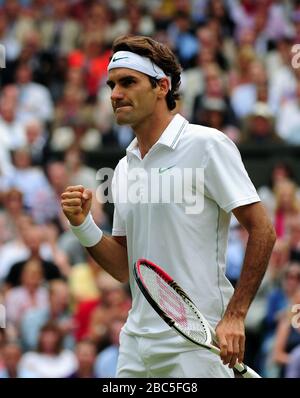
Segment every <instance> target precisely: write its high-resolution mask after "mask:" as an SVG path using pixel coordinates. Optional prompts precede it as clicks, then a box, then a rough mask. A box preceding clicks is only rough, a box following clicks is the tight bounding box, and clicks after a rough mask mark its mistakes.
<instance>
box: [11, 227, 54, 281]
mask: <svg viewBox="0 0 300 398" xmlns="http://www.w3.org/2000/svg"><path fill="white" fill-rule="evenodd" d="M23 233H24V236H23V240H24V243H25V245H24V246H25V247H24V248H22V249H23V250H20V252H19V253H18V254H17V255H18V256H19V258H22V257H23V260H21V261H19V262H16V263H11V264H9V266H10V267H9V268H8V270H7V274H6V278H5V281H6V284H7V285H8V286H9V287H13V286H19V285H20V282H21V274H22V270H23V268H24V266H25V265H26V263H27V262H28V261H29V260H35V261H36V262H39V263H40V265H41V267H42V270H43V276H44V278H45V279H46V280H51V279H57V278H60V277H61V272H60V270H59V268H58V267H57V265H56V264H54V263H53V262H51V261H49V260H45V257H47V254H48V258H51V256H52V253H51V248H50V247H49V245H48V247H47V246H46V248H45V246H44V249H43V246H42V243H43V236H42V229H41V227H39V226H28V227H27V228H26V229H24V231H23ZM43 251H44V255H43V254H42V253H43ZM47 251H48V253H47ZM46 253H47V254H46ZM42 256H43V257H42Z"/></svg>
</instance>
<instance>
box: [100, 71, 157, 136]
mask: <svg viewBox="0 0 300 398" xmlns="http://www.w3.org/2000/svg"><path fill="white" fill-rule="evenodd" d="M107 84H108V85H109V87H110V88H111V103H112V107H113V110H114V114H115V116H116V121H117V123H118V124H121V125H122V124H128V125H130V126H132V127H133V128H134V127H135V126H137V125H140V124H141V123H143V121H144V120H146V119H147V118H148V117H149V116H150V115H151V114H153V112H154V110H155V106H156V105H157V88H153V87H152V86H151V83H150V80H149V78H148V76H147V75H145V74H143V73H140V72H138V71H135V70H132V69H128V68H116V69H112V70H111V71H110V72H109V74H108V81H107Z"/></svg>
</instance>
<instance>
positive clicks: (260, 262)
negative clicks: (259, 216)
mask: <svg viewBox="0 0 300 398" xmlns="http://www.w3.org/2000/svg"><path fill="white" fill-rule="evenodd" d="M275 239H276V238H275V234H274V230H273V227H272V225H270V224H267V225H266V226H265V228H261V227H259V228H253V229H252V230H251V231H250V232H249V238H248V243H247V248H246V253H245V258H244V265H243V268H242V272H241V276H240V279H239V281H238V283H237V286H236V288H235V292H234V294H233V296H232V298H231V300H230V302H229V304H228V306H227V310H226V315H233V316H235V315H237V316H240V317H245V316H246V314H247V311H248V309H249V306H250V304H251V302H252V300H253V298H254V297H255V294H256V292H257V290H258V288H259V286H260V284H261V281H262V279H263V277H264V274H265V271H266V269H267V266H268V263H269V259H270V256H271V252H272V249H273V246H274V242H275Z"/></svg>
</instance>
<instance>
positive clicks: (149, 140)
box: [134, 111, 174, 158]
mask: <svg viewBox="0 0 300 398" xmlns="http://www.w3.org/2000/svg"><path fill="white" fill-rule="evenodd" d="M173 117H174V115H173V114H171V113H170V112H169V111H168V112H155V113H153V115H152V116H150V117H148V119H147V120H146V121H144V122H143V123H142V124H141V125H139V126H134V132H135V135H136V138H137V141H138V146H139V150H140V153H141V157H142V158H143V157H144V156H145V155H146V154H147V153H148V152H149V150H150V148H151V147H152V146H153V145H154V144H155V143H156V142H157V141H158V140H159V138H160V136H161V135H162V133H163V132H164V130H165V129H166V128H167V126H168V125H169V123H170V122H171V120H172V119H173Z"/></svg>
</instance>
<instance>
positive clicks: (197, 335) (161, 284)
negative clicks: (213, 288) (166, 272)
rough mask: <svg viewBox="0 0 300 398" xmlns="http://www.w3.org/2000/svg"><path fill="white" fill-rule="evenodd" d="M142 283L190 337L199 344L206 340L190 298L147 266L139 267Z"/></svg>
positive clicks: (199, 318) (203, 328) (205, 334)
mask: <svg viewBox="0 0 300 398" xmlns="http://www.w3.org/2000/svg"><path fill="white" fill-rule="evenodd" d="M140 272H141V275H142V277H143V280H144V284H145V285H146V287H147V290H148V292H149V293H150V295H151V296H152V298H153V299H154V300H155V301H156V303H158V305H159V307H160V308H161V309H162V310H163V311H164V312H165V313H166V314H167V315H168V316H169V317H170V318H171V319H172V320H173V321H175V323H176V327H177V328H178V329H180V330H181V331H182V332H183V333H184V334H185V335H187V336H188V337H189V338H190V339H192V340H194V341H195V342H198V343H200V344H202V343H205V342H206V341H207V337H208V335H207V332H206V327H205V325H204V323H203V322H202V319H201V316H200V315H199V313H198V311H197V310H196V309H195V307H194V306H193V304H192V303H191V301H190V300H188V299H187V298H186V297H185V296H184V295H181V294H180V292H177V290H176V289H174V286H173V287H172V286H170V285H169V283H168V282H166V281H165V280H164V279H163V278H162V277H161V276H160V275H158V274H157V273H156V272H155V271H153V270H152V269H151V268H149V267H147V266H143V267H141V269H140Z"/></svg>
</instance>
